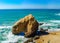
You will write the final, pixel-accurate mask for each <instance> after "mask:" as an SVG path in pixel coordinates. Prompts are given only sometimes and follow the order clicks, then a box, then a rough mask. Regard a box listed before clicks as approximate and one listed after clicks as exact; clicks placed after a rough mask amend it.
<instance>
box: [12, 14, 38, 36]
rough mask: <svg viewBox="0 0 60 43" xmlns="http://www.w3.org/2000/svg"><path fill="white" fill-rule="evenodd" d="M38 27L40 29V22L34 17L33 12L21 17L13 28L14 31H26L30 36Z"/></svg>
mask: <svg viewBox="0 0 60 43" xmlns="http://www.w3.org/2000/svg"><path fill="white" fill-rule="evenodd" d="M37 29H38V22H37V21H36V20H35V19H34V17H33V16H32V14H30V15H28V16H25V17H24V18H22V19H20V20H19V21H17V22H16V23H15V24H14V26H13V28H12V33H13V34H19V33H20V32H25V34H26V35H27V36H28V35H30V34H32V33H33V32H35V31H36V30H37Z"/></svg>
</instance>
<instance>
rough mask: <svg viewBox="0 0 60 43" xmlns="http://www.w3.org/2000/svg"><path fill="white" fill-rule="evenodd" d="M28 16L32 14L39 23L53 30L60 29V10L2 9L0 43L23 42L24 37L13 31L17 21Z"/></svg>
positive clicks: (0, 14)
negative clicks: (59, 26)
mask: <svg viewBox="0 0 60 43" xmlns="http://www.w3.org/2000/svg"><path fill="white" fill-rule="evenodd" d="M28 14H32V15H33V16H34V17H35V19H36V20H37V21H38V22H44V23H46V24H48V25H51V26H52V27H51V28H58V25H60V9H5V10H4V9H3V10H2V9H1V10H0V43H15V42H17V41H18V40H20V41H23V39H24V37H22V36H15V35H13V34H12V33H11V30H12V26H13V24H14V23H15V22H16V21H18V20H19V19H21V18H23V17H24V16H26V15H28ZM44 26H46V25H44ZM20 43H23V42H20Z"/></svg>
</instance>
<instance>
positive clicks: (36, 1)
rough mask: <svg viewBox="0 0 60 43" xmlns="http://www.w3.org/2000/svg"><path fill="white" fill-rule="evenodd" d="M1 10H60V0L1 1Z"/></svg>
mask: <svg viewBox="0 0 60 43" xmlns="http://www.w3.org/2000/svg"><path fill="white" fill-rule="evenodd" d="M0 9H60V0H0Z"/></svg>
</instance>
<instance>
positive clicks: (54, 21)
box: [50, 20, 60, 23]
mask: <svg viewBox="0 0 60 43" xmlns="http://www.w3.org/2000/svg"><path fill="white" fill-rule="evenodd" d="M50 22H53V23H60V20H50Z"/></svg>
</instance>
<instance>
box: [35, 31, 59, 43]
mask: <svg viewBox="0 0 60 43" xmlns="http://www.w3.org/2000/svg"><path fill="white" fill-rule="evenodd" d="M35 42H36V43H60V31H56V32H50V33H49V34H48V35H42V36H40V37H39V39H37V40H35Z"/></svg>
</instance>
